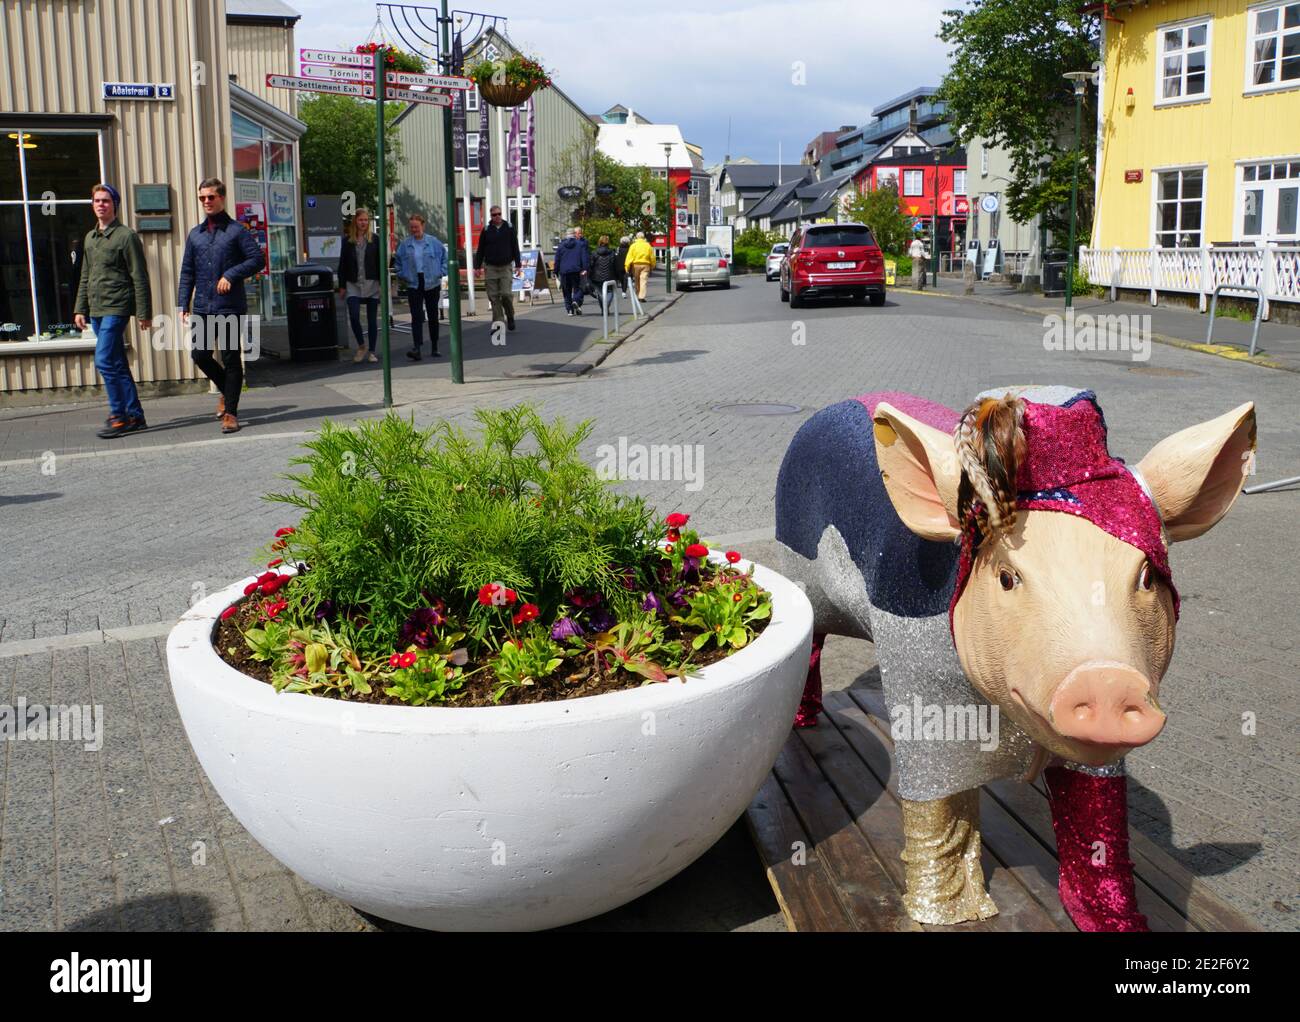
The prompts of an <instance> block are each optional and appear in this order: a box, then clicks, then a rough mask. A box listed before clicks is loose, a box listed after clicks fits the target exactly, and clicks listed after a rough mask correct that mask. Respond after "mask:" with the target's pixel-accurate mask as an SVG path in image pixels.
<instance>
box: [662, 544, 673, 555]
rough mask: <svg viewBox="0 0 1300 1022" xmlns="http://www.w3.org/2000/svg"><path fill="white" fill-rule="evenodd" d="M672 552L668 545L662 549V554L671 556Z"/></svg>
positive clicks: (671, 547) (670, 546)
mask: <svg viewBox="0 0 1300 1022" xmlns="http://www.w3.org/2000/svg"><path fill="white" fill-rule="evenodd" d="M672 552H673V545H672V544H671V543H669V544H668V545H667V546H666V547H664V553H666V554H671V553H672Z"/></svg>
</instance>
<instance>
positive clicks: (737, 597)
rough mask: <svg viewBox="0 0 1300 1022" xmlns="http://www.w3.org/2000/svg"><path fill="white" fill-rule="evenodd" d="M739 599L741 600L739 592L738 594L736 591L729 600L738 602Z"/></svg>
mask: <svg viewBox="0 0 1300 1022" xmlns="http://www.w3.org/2000/svg"><path fill="white" fill-rule="evenodd" d="M740 600H741V594H740V593H736V594H735V595H734V596H732V598H731V602H732V603H739V602H740Z"/></svg>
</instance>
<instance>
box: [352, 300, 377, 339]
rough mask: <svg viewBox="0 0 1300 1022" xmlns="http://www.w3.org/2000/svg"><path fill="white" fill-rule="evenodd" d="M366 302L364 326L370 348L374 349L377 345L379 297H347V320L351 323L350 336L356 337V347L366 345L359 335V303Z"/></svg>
mask: <svg viewBox="0 0 1300 1022" xmlns="http://www.w3.org/2000/svg"><path fill="white" fill-rule="evenodd" d="M362 302H365V303H366V326H367V327H368V328H369V333H370V350H371V351H374V350H375V349H376V348H377V347H378V346H379V341H378V337H379V299H378V298H349V299H348V322H349V323H351V324H352V336H353V337H355V338H356V339H357V347H358V348H364V347H365V346H366V342H365V339H364V338H363V337H362V335H361V303H362Z"/></svg>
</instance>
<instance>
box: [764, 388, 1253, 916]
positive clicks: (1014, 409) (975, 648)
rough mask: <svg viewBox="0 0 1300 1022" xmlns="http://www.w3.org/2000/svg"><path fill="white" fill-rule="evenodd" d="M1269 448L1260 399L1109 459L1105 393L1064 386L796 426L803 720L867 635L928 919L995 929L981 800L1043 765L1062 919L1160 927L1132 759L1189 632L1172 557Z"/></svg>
mask: <svg viewBox="0 0 1300 1022" xmlns="http://www.w3.org/2000/svg"><path fill="white" fill-rule="evenodd" d="M1254 447H1255V413H1254V406H1253V405H1251V404H1245V405H1242V406H1241V407H1239V408H1235V409H1233V410H1232V411H1230V412H1228V413H1227V414H1225V415H1221V416H1219V417H1218V418H1215V419H1211V420H1209V421H1208V422H1204V423H1202V424H1200V425H1198V426H1192V427H1191V428H1189V429H1184V430H1182V431H1181V432H1178V433H1174V434H1173V435H1172V436H1170V437H1168V438H1166V439H1165V440H1162V441H1161V442H1160V443H1158V444H1157V445H1156V446H1155V447H1154V448H1152V450H1151V451H1150V453H1148V454H1147V455H1146V457H1144V458H1143V459H1142V460H1141V462H1139V463H1138V465H1137V466H1136V467H1133V466H1128V465H1125V464H1124V463H1123V462H1122V461H1119V460H1118V459H1115V458H1112V457H1111V455H1110V454H1109V452H1108V450H1107V444H1106V420H1105V418H1104V417H1103V416H1102V412H1101V408H1100V406H1099V405H1098V403H1097V399H1096V396H1095V395H1094V394H1093V393H1092V392H1091V391H1078V390H1074V389H1072V388H1067V387H1037V386H1035V387H1013V388H1009V389H999V390H995V391H989V392H986V393H985V394H982V395H980V397H979V398H977V399H976V401H975V403H974V404H972V405H971V406H970V408H969V409H967V410H966V412H965V413H962V414H959V413H957V412H955V411H953V410H951V409H948V408H945V407H943V406H941V405H937V404H934V403H932V402H929V401H926V400H923V399H921V398H918V397H915V396H912V395H908V394H901V393H876V394H867V395H864V396H862V397H859V398H855V399H853V400H849V401H844V402H841V403H840V404H836V405H832V406H830V407H828V408H824V409H822V410H821V411H820V412H818V413H817V414H815V415H813V416H812V417H811V418H810V419H809V420H808V421H807V422H806V423H804V425H803V427H802V428H800V430H799V432H798V433H797V434H796V436H795V438H794V440H793V441H792V442H791V444H790V448H789V450H788V451H787V453H786V455H785V458H784V460H783V462H782V464H781V471H780V475H779V478H778V482H777V496H776V538H777V540H778V545H779V548H780V555H779V556H780V559H781V562H782V568H783V570H784V571H785V573H786V574H787V575H788V576H789V577H791V578H792V579H794V580H796V581H797V582H800V583H802V584H803V585H804V587H805V589H806V591H807V594H808V597H809V599H810V600H811V602H812V605H813V611H814V633H815V634H814V644H813V655H812V663H811V669H810V671H809V678H808V687H807V689H806V690H805V693H804V701H803V703H802V705H801V706H800V712H799V717H798V719H797V720H796V725H797V726H808V725H810V724H814V723H815V722H816V716H817V713H818V712H819V711H820V709H821V702H820V696H821V676H820V654H821V645H822V642H823V641H824V639H825V637H826V635H827V634H836V635H851V636H857V637H859V638H864V639H870V640H871V641H873V642H874V643H875V646H876V654H877V657H878V659H879V661H880V673H881V679H882V684H883V688H884V695H885V703H886V705H887V707H888V708H889V711H890V715H891V731H892V733H893V735H894V739H895V750H896V758H897V763H898V777H897V784H898V796H899V800H900V801H901V802H902V806H903V824H904V832H905V835H906V847H905V849H904V851H903V861H904V863H905V864H906V869H905V873H906V878H907V892H906V894H905V896H904V903H905V905H906V907H907V910H908V912H909V913H910V915H911V916H912V918H914V919H916V920H918V921H919V922H923V923H941V924H951V923H957V922H962V921H965V920H971V919H983V918H987V917H988V916H991V915H993V914H994V913H996V912H997V908H996V906H994V904H993V902H992V900H991V899H990V898H989V896H988V894H987V893H986V892H985V890H984V877H983V871H982V869H981V866H980V840H979V830H978V827H979V813H978V810H979V790H978V789H979V786H980V785H981V784H983V783H985V782H986V781H990V780H994V779H996V778H1001V777H1016V776H1019V777H1024V778H1026V779H1031V778H1032V777H1033V776H1035V775H1036V774H1037V772H1038V771H1040V770H1042V769H1043V768H1044V767H1046V773H1045V779H1046V782H1047V786H1048V790H1049V793H1050V799H1051V809H1052V823H1053V827H1054V829H1055V831H1056V840H1057V853H1058V857H1059V860H1060V884H1059V890H1060V895H1061V901H1062V904H1063V905H1064V906H1065V908H1066V911H1067V912H1068V913H1069V914H1070V917H1071V918H1072V919H1073V920H1074V922H1075V924H1076V925H1077V926H1079V928H1080V929H1083V930H1142V929H1145V928H1146V921H1145V919H1144V918H1143V916H1142V915H1141V914H1140V913H1138V911H1137V905H1136V900H1135V896H1134V888H1133V873H1132V862H1131V860H1130V859H1129V857H1128V823H1127V820H1128V810H1127V792H1126V781H1125V777H1124V770H1123V756H1124V754H1125V752H1127V751H1128V750H1129V749H1132V748H1136V747H1137V746H1140V745H1143V744H1145V743H1146V742H1149V741H1151V739H1153V738H1154V737H1155V736H1156V735H1157V734H1159V732H1160V729H1161V728H1162V727H1163V725H1164V719H1165V718H1164V713H1163V712H1162V711H1161V709H1160V706H1159V703H1158V702H1157V695H1158V693H1159V686H1160V680H1161V678H1162V677H1163V676H1164V673H1165V670H1166V669H1167V668H1168V666H1169V660H1170V657H1171V656H1172V654H1173V649H1174V623H1175V621H1176V620H1177V617H1178V593H1177V590H1175V588H1174V585H1173V580H1172V577H1171V575H1170V569H1169V558H1168V544H1169V543H1170V542H1171V541H1177V540H1184V539H1193V538H1194V537H1196V536H1199V535H1201V534H1202V533H1203V532H1206V531H1207V530H1208V529H1210V528H1211V527H1212V526H1213V525H1214V524H1215V523H1216V522H1217V521H1218V520H1219V519H1220V518H1222V517H1223V515H1224V514H1225V513H1226V512H1227V510H1228V508H1230V507H1231V506H1232V504H1233V501H1235V500H1236V498H1237V494H1238V492H1239V491H1240V489H1241V486H1242V481H1243V478H1244V475H1245V473H1246V471H1247V470H1248V466H1249V463H1250V460H1251V458H1252V457H1253V451H1254ZM922 719H923V720H924V727H922V726H921V725H922ZM963 721H965V722H966V724H963ZM975 721H981V722H983V723H984V724H987V725H989V727H987V728H981V727H980V726H979V725H977V724H975V723H974V722H975ZM1098 841H1100V842H1102V847H1104V849H1105V853H1106V854H1105V855H1104V856H1097V855H1095V854H1094V853H1095V850H1096V848H1097V846H1096V844H1095V842H1098ZM1101 860H1104V861H1101Z"/></svg>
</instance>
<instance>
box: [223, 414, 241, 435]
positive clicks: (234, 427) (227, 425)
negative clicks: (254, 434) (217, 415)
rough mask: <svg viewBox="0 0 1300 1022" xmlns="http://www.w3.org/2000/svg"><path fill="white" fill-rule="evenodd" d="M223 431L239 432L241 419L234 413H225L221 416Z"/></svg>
mask: <svg viewBox="0 0 1300 1022" xmlns="http://www.w3.org/2000/svg"><path fill="white" fill-rule="evenodd" d="M221 432H223V433H238V432H239V420H238V419H236V418H235V417H234V416H233V415H223V416H222V417H221Z"/></svg>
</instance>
